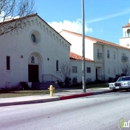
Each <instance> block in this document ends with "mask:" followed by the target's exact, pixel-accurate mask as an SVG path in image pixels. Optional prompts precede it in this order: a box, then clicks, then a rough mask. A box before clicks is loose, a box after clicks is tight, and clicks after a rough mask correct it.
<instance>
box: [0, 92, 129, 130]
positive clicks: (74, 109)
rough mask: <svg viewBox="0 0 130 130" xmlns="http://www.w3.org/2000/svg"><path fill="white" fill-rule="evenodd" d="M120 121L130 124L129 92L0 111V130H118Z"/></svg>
mask: <svg viewBox="0 0 130 130" xmlns="http://www.w3.org/2000/svg"><path fill="white" fill-rule="evenodd" d="M122 118H123V119H124V120H125V121H128V120H130V92H123V91H122V92H116V93H114V92H113V93H107V94H100V95H94V96H89V97H82V98H76V99H70V100H64V101H55V102H48V103H41V104H31V105H19V106H7V107H0V130H119V126H118V125H119V122H120V120H121V119H122ZM129 129H130V128H129Z"/></svg>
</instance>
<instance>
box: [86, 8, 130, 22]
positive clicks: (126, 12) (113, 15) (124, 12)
mask: <svg viewBox="0 0 130 130" xmlns="http://www.w3.org/2000/svg"><path fill="white" fill-rule="evenodd" d="M128 13H130V9H127V10H125V11H122V12H119V13H116V14H112V15H108V16H105V17H101V18H96V19H92V20H88V21H87V24H88V23H95V22H99V21H103V20H107V19H110V18H114V17H118V16H122V15H126V14H128Z"/></svg>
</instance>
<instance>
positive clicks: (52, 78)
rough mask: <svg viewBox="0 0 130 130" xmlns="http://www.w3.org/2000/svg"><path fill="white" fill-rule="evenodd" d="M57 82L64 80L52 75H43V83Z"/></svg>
mask: <svg viewBox="0 0 130 130" xmlns="http://www.w3.org/2000/svg"><path fill="white" fill-rule="evenodd" d="M57 81H62V80H61V79H60V78H58V77H56V76H54V75H52V74H43V75H42V82H57Z"/></svg>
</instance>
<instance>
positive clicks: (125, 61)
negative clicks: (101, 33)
mask: <svg viewBox="0 0 130 130" xmlns="http://www.w3.org/2000/svg"><path fill="white" fill-rule="evenodd" d="M60 34H61V35H62V36H63V37H65V38H66V39H67V40H68V41H69V42H70V43H71V44H72V46H71V51H74V52H75V53H77V54H79V55H82V48H81V47H82V35H81V34H78V33H75V32H71V31H68V30H62V31H61V32H60ZM76 37H77V38H76ZM127 41H129V40H128V38H127ZM124 42H125V40H124ZM77 50H78V51H77ZM76 51H77V52H76ZM129 55H130V49H129V48H128V47H126V46H125V47H124V46H122V45H119V44H115V43H112V42H109V41H105V40H101V39H97V38H93V37H90V36H85V57H86V58H89V59H91V60H93V61H94V66H93V68H92V69H94V71H95V79H96V80H98V79H100V80H108V79H109V78H110V77H112V78H114V77H115V76H116V75H120V74H122V73H123V72H122V68H123V67H124V66H125V65H128V66H130V59H129ZM93 74H94V73H93Z"/></svg>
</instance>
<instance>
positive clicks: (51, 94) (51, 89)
mask: <svg viewBox="0 0 130 130" xmlns="http://www.w3.org/2000/svg"><path fill="white" fill-rule="evenodd" d="M48 89H49V91H50V96H51V97H53V93H54V90H55V87H53V86H52V85H50V87H49V88H48Z"/></svg>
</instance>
